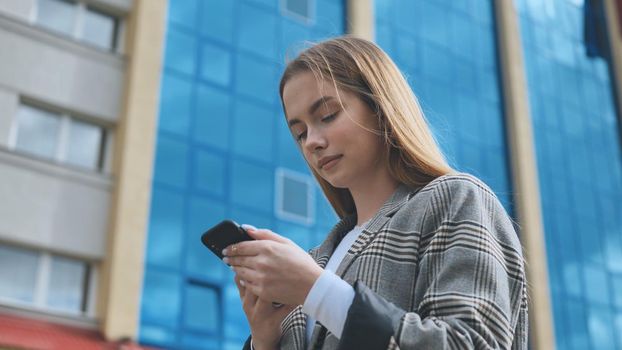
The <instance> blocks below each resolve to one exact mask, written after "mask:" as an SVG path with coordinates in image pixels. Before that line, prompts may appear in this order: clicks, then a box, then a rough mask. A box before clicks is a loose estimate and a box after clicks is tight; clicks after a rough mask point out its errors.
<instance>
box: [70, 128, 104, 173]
mask: <svg viewBox="0 0 622 350" xmlns="http://www.w3.org/2000/svg"><path fill="white" fill-rule="evenodd" d="M102 134H103V133H102V129H101V128H100V127H98V126H95V125H92V124H87V123H83V122H79V121H75V120H72V121H71V128H70V131H69V140H68V142H67V156H66V159H65V161H66V162H67V163H70V164H74V165H78V166H82V167H85V168H89V169H93V170H96V169H97V167H98V165H99V155H100V147H101V142H102V136H103V135H102Z"/></svg>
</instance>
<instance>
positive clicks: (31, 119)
mask: <svg viewBox="0 0 622 350" xmlns="http://www.w3.org/2000/svg"><path fill="white" fill-rule="evenodd" d="M107 134H108V132H107V130H106V129H105V128H104V127H102V126H99V125H95V124H91V123H87V122H84V121H81V120H78V119H75V118H73V117H71V116H69V115H66V114H62V113H56V112H52V111H49V110H45V109H42V108H39V107H35V106H32V105H27V104H22V105H20V107H19V109H18V113H17V117H16V119H15V126H14V137H13V139H14V142H12V144H13V147H12V148H13V149H15V150H16V151H20V152H23V153H27V154H30V155H34V156H36V157H40V158H46V159H50V160H54V161H56V162H59V163H64V164H69V165H73V166H77V167H80V168H85V169H89V170H94V171H103V170H104V160H105V150H106V139H107Z"/></svg>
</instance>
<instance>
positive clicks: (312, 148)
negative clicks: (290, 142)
mask: <svg viewBox="0 0 622 350" xmlns="http://www.w3.org/2000/svg"><path fill="white" fill-rule="evenodd" d="M326 143H327V141H326V137H325V135H324V134H323V133H322V132H320V131H319V130H312V129H311V128H308V129H307V139H306V142H305V148H306V149H307V152H309V153H314V152H317V151H318V150H321V149H324V148H326Z"/></svg>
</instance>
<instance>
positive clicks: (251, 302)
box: [235, 276, 294, 350]
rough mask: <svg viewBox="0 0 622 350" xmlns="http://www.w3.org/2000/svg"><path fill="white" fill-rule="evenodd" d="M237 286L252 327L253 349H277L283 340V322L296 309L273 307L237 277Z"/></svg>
mask: <svg viewBox="0 0 622 350" xmlns="http://www.w3.org/2000/svg"><path fill="white" fill-rule="evenodd" d="M235 284H236V285H237V286H238V292H239V293H240V299H242V309H244V313H245V314H246V318H247V319H248V323H249V325H250V327H251V339H252V341H253V347H254V348H255V350H263V349H277V348H278V344H279V339H280V338H281V322H283V319H284V318H285V316H287V315H288V314H289V313H290V312H291V311H292V310H293V309H294V307H293V306H289V305H284V306H282V307H279V308H275V307H273V306H272V303H271V302H270V301H265V300H262V299H259V298H258V297H257V296H256V295H254V294H253V293H251V292H250V291H248V289H246V288H245V287H244V285H245V284H246V283H244V282H241V281H240V279H239V277H238V276H235Z"/></svg>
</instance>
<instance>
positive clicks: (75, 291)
mask: <svg viewBox="0 0 622 350" xmlns="http://www.w3.org/2000/svg"><path fill="white" fill-rule="evenodd" d="M86 278H87V265H86V264H85V263H84V262H82V261H78V260H74V259H68V258H62V257H52V263H51V268H50V284H49V288H48V294H47V300H46V305H47V306H49V307H52V308H55V309H60V310H64V311H70V312H80V311H81V310H82V304H83V296H84V293H83V288H84V286H85V280H86Z"/></svg>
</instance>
